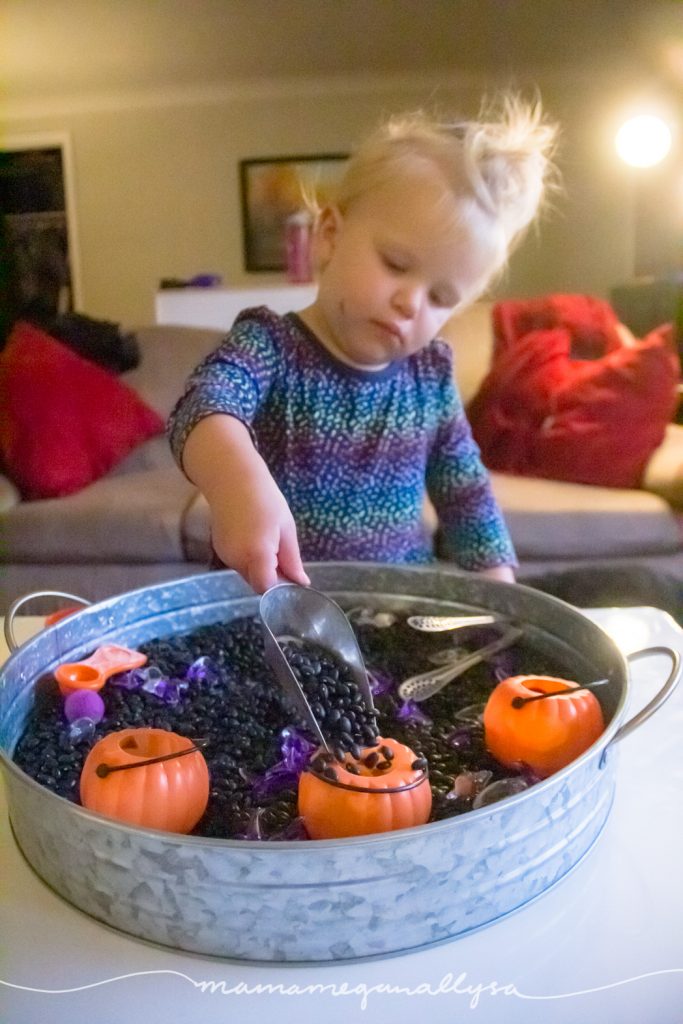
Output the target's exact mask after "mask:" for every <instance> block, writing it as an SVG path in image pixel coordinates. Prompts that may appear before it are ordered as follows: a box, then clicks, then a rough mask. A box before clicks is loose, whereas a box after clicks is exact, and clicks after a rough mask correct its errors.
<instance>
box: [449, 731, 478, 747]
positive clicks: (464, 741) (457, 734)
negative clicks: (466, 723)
mask: <svg viewBox="0 0 683 1024" xmlns="http://www.w3.org/2000/svg"><path fill="white" fill-rule="evenodd" d="M446 743H447V744H448V746H449V747H452V748H453V750H469V748H470V747H471V746H472V733H471V732H470V730H469V729H465V728H462V727H459V728H457V729H454V730H453V732H451V733H449V734H448V736H447V737H446Z"/></svg>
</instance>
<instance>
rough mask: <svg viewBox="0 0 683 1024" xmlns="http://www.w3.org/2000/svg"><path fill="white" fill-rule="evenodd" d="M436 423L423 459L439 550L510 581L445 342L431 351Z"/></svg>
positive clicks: (500, 522)
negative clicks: (437, 525) (438, 530)
mask: <svg viewBox="0 0 683 1024" xmlns="http://www.w3.org/2000/svg"><path fill="white" fill-rule="evenodd" d="M434 360H435V362H434V368H435V372H436V373H437V374H438V377H439V378H440V380H439V408H440V417H439V420H440V422H439V425H438V428H437V430H436V433H435V436H434V440H433V444H432V448H431V451H430V453H429V457H428V462H427V480H426V482H427V491H428V493H429V497H430V498H431V500H432V504H433V505H434V508H435V510H436V513H437V516H438V517H439V522H440V525H441V532H442V542H443V549H444V550H443V554H444V555H445V556H446V557H448V558H451V559H453V560H454V561H456V562H457V563H458V564H459V565H461V566H462V567H463V568H464V569H468V570H470V571H471V572H479V573H481V574H482V575H483V576H488V577H490V578H491V579H496V580H502V581H503V582H508V583H514V581H515V574H514V568H515V566H516V564H517V559H516V557H515V551H514V548H513V546H512V541H511V539H510V535H509V533H508V530H507V526H506V525H505V521H504V519H503V516H502V513H501V511H500V508H499V507H498V503H497V502H496V499H495V497H494V495H493V492H492V489H491V482H490V478H489V473H488V470H487V469H486V468H485V466H484V465H483V463H482V461H481V458H480V454H479V448H478V447H477V445H476V443H475V442H474V439H473V437H472V432H471V430H470V425H469V423H468V421H467V417H466V416H465V411H464V409H463V405H462V401H461V399H460V396H459V394H458V392H457V390H456V388H455V386H454V383H453V369H452V355H451V352H450V348H449V347H448V346H447V345H446V344H445V343H441V345H440V346H439V348H438V349H436V350H435V352H434Z"/></svg>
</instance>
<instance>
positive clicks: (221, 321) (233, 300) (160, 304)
mask: <svg viewBox="0 0 683 1024" xmlns="http://www.w3.org/2000/svg"><path fill="white" fill-rule="evenodd" d="M316 293H317V286H316V285H315V284H282V285H272V286H271V287H268V288H263V287H262V288H168V289H162V290H161V291H158V292H157V293H156V298H155V318H156V322H157V323H158V324H169V325H170V324H175V325H180V326H182V327H212V328H215V329H217V330H222V331H225V330H227V329H228V328H229V327H231V326H232V323H233V321H234V319H235V317H236V316H237V314H238V313H240V312H241V311H242V310H243V309H248V308H249V307H250V306H268V307H269V309H272V310H273V312H274V313H280V314H282V313H290V312H296V311H297V310H299V309H304V308H305V307H306V306H309V305H310V304H311V302H313V299H314V298H315V296H316Z"/></svg>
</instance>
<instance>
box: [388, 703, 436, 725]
mask: <svg viewBox="0 0 683 1024" xmlns="http://www.w3.org/2000/svg"><path fill="white" fill-rule="evenodd" d="M396 717H397V718H398V719H400V720H401V721H402V722H414V723H415V725H431V724H432V720H431V718H430V717H429V715H426V714H425V713H424V711H423V710H422V708H421V707H420V706H419V704H417V702H416V701H414V700H406V701H404V702H403V704H401V706H400V708H399V709H398V711H397V712H396Z"/></svg>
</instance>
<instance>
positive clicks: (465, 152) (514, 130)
mask: <svg viewBox="0 0 683 1024" xmlns="http://www.w3.org/2000/svg"><path fill="white" fill-rule="evenodd" d="M556 138H557V127H556V126H555V125H553V124H550V123H548V122H547V121H546V120H545V117H544V115H543V112H542V109H541V104H540V101H538V100H536V101H535V102H533V103H526V102H525V101H523V100H522V99H521V98H520V97H519V96H517V95H514V94H507V95H504V96H503V97H501V98H500V99H498V100H497V101H494V103H493V104H491V105H490V106H489V107H484V108H483V109H482V113H481V114H480V116H479V118H478V119H477V120H473V121H453V122H448V121H443V120H440V119H437V118H435V117H431V116H429V115H427V114H425V113H424V112H422V111H417V112H414V113H408V114H402V115H399V116H395V117H392V118H390V119H389V120H388V121H386V122H385V123H384V124H383V125H382V126H381V127H380V128H379V129H377V130H376V131H375V132H374V133H373V134H372V135H370V136H369V137H368V138H367V139H366V140H365V141H364V142H363V143H361V145H360V146H359V147H358V149H357V150H356V151H355V153H354V154H353V156H352V157H351V159H350V160H349V162H348V164H347V167H346V170H345V172H344V174H343V176H342V177H341V179H340V181H339V183H338V186H337V188H336V190H335V193H334V195H333V197H332V201H333V202H334V204H335V205H336V206H338V207H339V209H340V211H341V212H342V213H345V212H346V211H347V210H348V209H349V207H350V206H351V205H352V204H353V203H354V202H355V201H356V200H357V199H358V198H359V197H360V196H363V195H365V194H367V192H369V191H370V190H371V189H373V188H375V187H377V186H380V185H382V184H386V183H387V182H388V181H390V180H395V179H396V177H398V176H402V175H403V174H406V173H410V172H411V171H414V169H415V166H416V162H419V161H422V162H424V161H425V160H428V161H431V162H432V163H433V164H435V165H436V166H437V167H438V168H439V169H440V170H441V172H442V173H443V175H444V177H445V180H446V182H447V183H448V186H449V189H450V191H451V194H452V195H453V196H454V197H455V199H456V200H457V202H458V204H459V206H460V211H459V217H458V220H459V222H460V223H461V224H464V225H466V226H467V227H469V230H470V232H471V233H472V236H473V237H476V235H477V232H480V231H481V225H482V214H484V215H485V217H486V218H487V219H488V221H489V222H490V224H491V226H492V228H493V229H494V233H495V235H496V237H495V239H494V245H493V249H492V255H491V264H492V265H491V273H490V275H489V276H493V275H494V274H495V273H496V272H498V271H500V270H501V269H502V268H503V267H504V265H505V263H506V262H507V258H508V256H509V254H510V252H511V251H512V249H513V248H514V247H515V246H516V245H517V244H518V243H519V241H520V240H521V238H522V237H523V236H524V233H525V232H526V230H527V228H528V227H529V225H530V224H531V223H532V221H533V219H534V217H535V215H536V213H537V211H538V210H539V208H540V206H541V203H542V201H543V199H544V196H545V195H546V194H547V193H548V192H549V191H551V190H552V189H554V188H556V187H557V186H556V180H557V172H556V169H555V166H554V164H553V162H552V156H553V153H554V150H555V143H556ZM307 202H308V205H309V209H311V212H312V213H313V215H314V216H317V214H318V213H319V212H320V210H319V206H318V205H317V204H316V202H315V200H313V201H311V198H310V197H307Z"/></svg>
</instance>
